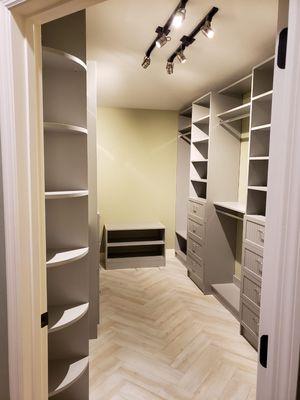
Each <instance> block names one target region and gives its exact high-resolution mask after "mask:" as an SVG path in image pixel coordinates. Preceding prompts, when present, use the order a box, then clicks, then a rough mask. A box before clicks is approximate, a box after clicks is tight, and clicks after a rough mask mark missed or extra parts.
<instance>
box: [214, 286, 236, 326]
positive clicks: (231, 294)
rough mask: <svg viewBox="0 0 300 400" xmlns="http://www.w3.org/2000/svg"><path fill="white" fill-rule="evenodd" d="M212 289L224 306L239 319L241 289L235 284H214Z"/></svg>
mask: <svg viewBox="0 0 300 400" xmlns="http://www.w3.org/2000/svg"><path fill="white" fill-rule="evenodd" d="M212 289H213V292H214V293H215V295H216V297H217V298H218V299H219V300H220V301H221V302H222V304H223V305H224V306H225V307H226V308H228V310H229V311H230V312H231V313H232V314H233V315H234V316H235V317H236V318H237V319H239V312H240V289H239V288H238V287H237V286H236V285H235V284H234V283H220V284H214V285H212Z"/></svg>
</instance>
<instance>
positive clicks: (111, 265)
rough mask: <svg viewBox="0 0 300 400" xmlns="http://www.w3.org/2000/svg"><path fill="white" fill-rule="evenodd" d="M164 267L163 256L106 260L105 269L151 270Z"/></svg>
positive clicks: (164, 260)
mask: <svg viewBox="0 0 300 400" xmlns="http://www.w3.org/2000/svg"><path fill="white" fill-rule="evenodd" d="M165 265H166V259H165V257H164V256H150V257H122V258H108V259H107V260H106V269H126V268H151V267H163V266H165Z"/></svg>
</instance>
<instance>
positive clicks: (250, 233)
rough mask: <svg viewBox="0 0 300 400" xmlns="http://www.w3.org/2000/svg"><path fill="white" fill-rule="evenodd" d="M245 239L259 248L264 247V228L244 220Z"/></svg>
mask: <svg viewBox="0 0 300 400" xmlns="http://www.w3.org/2000/svg"><path fill="white" fill-rule="evenodd" d="M245 239H246V240H249V242H252V243H254V244H256V245H258V246H260V247H264V241H265V227H264V225H260V224H257V223H256V222H253V221H250V220H248V219H247V220H246V229H245Z"/></svg>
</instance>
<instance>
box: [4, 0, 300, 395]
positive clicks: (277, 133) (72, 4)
mask: <svg viewBox="0 0 300 400" xmlns="http://www.w3.org/2000/svg"><path fill="white" fill-rule="evenodd" d="M102 1H107V0H48V1H43V0H0V48H1V53H0V93H1V95H2V94H3V93H5V98H4V97H3V96H2V97H1V98H0V118H1V125H0V127H1V145H2V163H3V186H4V211H5V237H6V264H7V292H8V293H7V296H8V299H7V300H8V331H9V332H8V333H9V362H10V367H9V375H10V393H11V400H46V399H47V398H48V393H47V386H48V382H47V328H43V329H41V326H40V316H41V314H42V313H44V312H46V310H47V300H46V266H45V261H46V254H45V250H44V249H45V235H44V232H45V222H44V215H45V204H44V176H43V165H44V163H43V161H44V160H43V124H42V106H41V105H42V91H41V42H40V39H41V35H40V25H41V23H45V22H48V21H50V20H52V19H56V18H59V17H62V16H64V15H67V14H70V13H73V12H76V11H79V10H80V9H84V8H86V7H88V6H90V5H94V4H97V3H100V2H102ZM45 4H47V5H46V6H45ZM32 5H34V8H31V7H30V6H32ZM27 6H28V7H27ZM33 9H34V12H33V11H32V10H33ZM299 37H300V4H299V1H298V0H290V7H289V42H288V56H287V71H286V74H285V78H284V79H285V80H284V85H281V86H280V85H279V86H278V91H276V88H275V90H274V102H275V104H276V98H277V104H279V103H280V98H278V94H279V93H280V95H281V96H282V93H284V98H285V99H286V101H285V102H284V104H283V105H281V108H280V109H279V106H277V108H275V106H274V110H275V115H273V117H272V120H273V122H276V126H275V127H274V128H272V136H274V137H275V138H276V137H277V138H278V139H280V140H279V142H277V145H276V141H275V140H273V145H271V160H270V174H269V179H270V192H269V193H268V204H267V214H268V224H267V229H266V243H265V262H264V277H265V278H266V279H267V280H266V279H265V280H264V281H265V283H264V284H263V292H262V318H261V327H260V333H261V334H268V335H269V337H270V343H269V365H268V368H267V369H263V368H262V367H261V366H259V368H258V387H257V399H258V400H266V399H272V400H282V398H285V399H286V400H295V396H294V394H295V390H296V389H295V388H296V382H297V379H296V373H295V371H296V370H294V368H295V366H296V365H297V366H298V358H299V321H297V318H296V316H297V313H298V315H299V311H300V277H299V274H298V271H297V266H298V265H299V264H300V256H299V243H300V228H299V227H300V208H299V204H300V180H299V173H298V171H299V170H300V135H298V137H297V133H298V132H300V115H299V113H298V114H297V109H300V90H299V89H300V51H299V49H298V48H297V38H299ZM295 83H299V89H298V91H297V90H295ZM279 128H280V129H279ZM283 133H284V134H283ZM278 143H279V144H278ZM280 148H281V152H280V157H281V158H280V159H281V168H280V171H278V162H277V158H276V157H277V156H278V154H279V150H280ZM272 159H273V161H272ZM279 181H280V185H279V184H278V182H279ZM291 188H293V190H291ZM276 229H277V230H276ZM288 238H293V240H288ZM275 245H276V251H274V246H275ZM282 265H284V266H285V268H284V271H283V269H282V267H281V266H282ZM283 272H284V278H285V279H284V280H282V277H283ZM266 282H267V283H268V284H267V283H266ZM297 371H298V369H297ZM275 388H276V390H275ZM283 393H284V394H286V393H288V396H287V395H284V396H283V397H282V394H283Z"/></svg>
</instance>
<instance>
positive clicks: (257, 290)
mask: <svg viewBox="0 0 300 400" xmlns="http://www.w3.org/2000/svg"><path fill="white" fill-rule="evenodd" d="M254 291H255V293H256V302H257V304H258V305H259V306H260V289H258V288H255V289H254Z"/></svg>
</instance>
